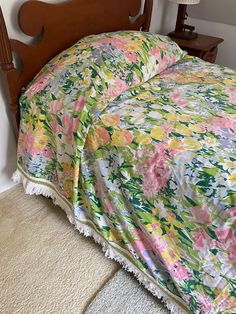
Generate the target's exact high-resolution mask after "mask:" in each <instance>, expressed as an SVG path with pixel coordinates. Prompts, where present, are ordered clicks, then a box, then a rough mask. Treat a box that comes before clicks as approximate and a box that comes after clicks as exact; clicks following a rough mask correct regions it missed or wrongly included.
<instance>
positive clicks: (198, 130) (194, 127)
mask: <svg viewBox="0 0 236 314" xmlns="http://www.w3.org/2000/svg"><path fill="white" fill-rule="evenodd" d="M189 129H190V130H192V131H193V132H195V133H205V131H206V130H205V128H204V126H202V125H201V124H191V125H189Z"/></svg>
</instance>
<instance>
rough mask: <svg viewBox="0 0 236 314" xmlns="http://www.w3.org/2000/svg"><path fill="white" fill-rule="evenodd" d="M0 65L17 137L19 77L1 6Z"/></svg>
mask: <svg viewBox="0 0 236 314" xmlns="http://www.w3.org/2000/svg"><path fill="white" fill-rule="evenodd" d="M0 67H1V70H2V73H3V79H4V83H5V85H4V87H5V86H6V87H5V90H6V96H7V97H8V99H9V109H10V113H11V115H12V117H11V118H12V119H11V120H12V121H11V122H12V123H13V131H14V135H15V137H16V139H17V137H18V130H19V121H20V113H19V106H18V100H19V92H18V90H19V84H20V77H19V74H18V72H17V70H16V68H15V66H14V64H13V56H12V50H11V43H10V39H9V37H8V33H7V29H6V24H5V21H4V17H3V14H2V8H1V6H0Z"/></svg>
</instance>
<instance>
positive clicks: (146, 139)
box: [136, 134, 152, 145]
mask: <svg viewBox="0 0 236 314" xmlns="http://www.w3.org/2000/svg"><path fill="white" fill-rule="evenodd" d="M136 142H137V143H138V144H141V145H148V144H150V143H151V142H152V138H151V136H150V135H148V134H140V135H139V136H138V137H137V138H136Z"/></svg>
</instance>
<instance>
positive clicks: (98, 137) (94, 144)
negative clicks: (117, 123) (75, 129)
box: [86, 127, 110, 152]
mask: <svg viewBox="0 0 236 314" xmlns="http://www.w3.org/2000/svg"><path fill="white" fill-rule="evenodd" d="M109 142H110V136H109V133H108V132H107V130H106V129H105V128H102V127H98V128H96V129H95V131H94V132H93V133H90V134H88V136H87V140H86V147H87V149H88V151H90V152H95V151H96V150H97V149H98V148H99V147H100V146H104V145H107V144H108V143H109Z"/></svg>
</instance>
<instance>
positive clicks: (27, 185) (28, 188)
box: [12, 170, 191, 314]
mask: <svg viewBox="0 0 236 314" xmlns="http://www.w3.org/2000/svg"><path fill="white" fill-rule="evenodd" d="M12 180H13V181H14V182H15V183H23V187H24V190H25V193H26V194H30V195H43V196H46V197H50V198H52V200H53V202H54V204H55V205H58V206H60V207H61V208H62V209H63V210H64V211H65V212H66V214H67V217H68V219H69V221H70V223H72V224H73V225H75V227H76V229H77V230H78V231H79V232H80V233H81V234H83V235H84V236H86V237H92V238H93V239H94V241H95V242H96V243H99V244H100V245H101V246H102V250H103V252H105V256H106V257H108V258H110V259H113V260H115V261H117V262H119V263H120V264H121V265H122V267H123V268H124V269H125V270H127V271H129V272H131V273H133V274H134V275H135V277H136V278H137V279H138V281H139V283H141V284H142V285H144V287H145V288H146V289H147V290H149V291H150V292H151V293H152V294H153V295H154V296H156V297H157V298H158V299H160V300H161V301H162V302H163V303H164V304H165V306H166V307H167V308H168V309H169V310H170V311H171V313H173V314H186V313H191V311H190V310H189V311H185V310H184V309H183V308H181V307H180V306H179V305H178V304H177V303H175V302H174V295H173V298H170V297H169V296H168V295H167V294H166V293H165V292H164V291H162V290H161V289H159V288H158V287H157V286H156V285H154V284H153V283H152V282H150V280H148V277H147V276H145V275H144V274H143V273H142V272H141V271H140V270H138V268H136V267H135V266H134V265H133V264H132V263H131V262H130V261H129V260H128V259H127V258H125V257H124V256H123V255H122V254H120V253H118V252H117V251H116V250H115V249H114V248H113V247H112V246H111V245H110V244H109V243H108V242H106V241H105V240H104V238H103V237H102V236H101V235H99V233H98V232H96V231H95V230H93V229H92V228H90V227H89V226H87V225H85V224H83V223H82V222H80V221H78V220H77V219H76V217H74V216H73V211H72V209H71V208H70V206H69V205H68V204H67V203H66V201H64V200H63V198H62V197H60V196H59V194H57V193H56V192H55V190H54V189H53V188H50V187H49V186H45V185H43V182H46V183H47V184H48V183H49V182H48V181H45V180H38V179H37V181H38V182H40V181H42V184H40V183H34V182H31V181H30V180H29V179H27V178H26V177H25V176H24V175H23V174H22V173H21V172H20V171H19V170H16V171H15V173H14V174H13V176H12ZM176 298H177V297H176ZM178 301H179V302H183V301H181V300H180V299H178Z"/></svg>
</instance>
